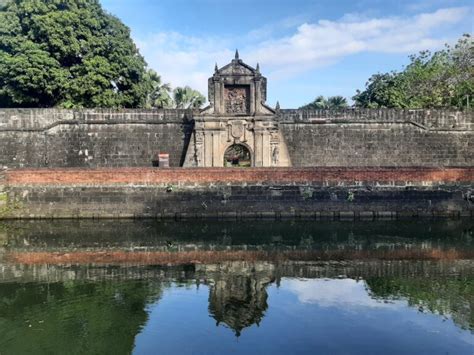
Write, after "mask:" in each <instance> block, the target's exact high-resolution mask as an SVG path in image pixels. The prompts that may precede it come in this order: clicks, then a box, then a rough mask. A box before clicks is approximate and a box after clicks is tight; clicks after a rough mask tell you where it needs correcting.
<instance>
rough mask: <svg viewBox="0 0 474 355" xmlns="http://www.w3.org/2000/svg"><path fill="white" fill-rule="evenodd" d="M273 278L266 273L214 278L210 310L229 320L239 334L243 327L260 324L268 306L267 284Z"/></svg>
mask: <svg viewBox="0 0 474 355" xmlns="http://www.w3.org/2000/svg"><path fill="white" fill-rule="evenodd" d="M272 281H273V278H271V277H269V276H265V275H257V274H255V273H253V272H252V273H250V274H248V273H247V274H245V275H243V274H231V273H229V274H223V275H221V277H219V279H217V280H215V284H214V285H213V286H212V288H211V291H210V295H209V312H210V314H211V315H212V316H213V317H214V319H215V320H216V321H217V324H218V325H219V324H220V323H224V324H226V325H227V326H228V327H229V328H231V329H232V330H233V331H234V332H235V335H236V336H240V333H241V331H242V329H244V328H246V327H250V326H252V325H253V324H257V325H259V324H260V322H261V320H262V319H263V317H264V315H265V311H266V310H267V307H268V305H267V297H268V295H267V292H266V290H265V288H266V286H267V285H268V284H269V283H270V282H272Z"/></svg>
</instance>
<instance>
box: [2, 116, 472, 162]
mask: <svg viewBox="0 0 474 355" xmlns="http://www.w3.org/2000/svg"><path fill="white" fill-rule="evenodd" d="M196 114H197V113H196V112H191V111H183V110H120V111H116V110H115V111H114V110H79V111H72V110H57V109H3V110H0V148H1V149H0V166H7V167H11V168H17V167H125V166H131V167H145V166H150V165H151V164H152V160H153V158H154V156H155V155H156V154H157V153H160V152H163V153H169V154H170V165H171V166H180V165H181V164H182V162H183V160H184V156H185V154H186V148H187V145H188V143H189V137H190V135H191V132H192V130H193V124H194V122H193V115H196ZM275 120H276V121H278V122H279V124H280V127H281V130H282V132H283V133H284V138H285V140H286V142H287V146H288V150H289V154H290V159H291V162H292V165H293V166H294V167H305V166H307V167H309V166H347V167H351V166H352V167H388V166H393V167H413V166H424V167H471V166H474V158H473V156H474V114H473V113H472V112H467V113H461V112H451V111H427V110H425V111H400V110H342V111H327V110H321V111H300V110H281V111H278V112H277V116H275Z"/></svg>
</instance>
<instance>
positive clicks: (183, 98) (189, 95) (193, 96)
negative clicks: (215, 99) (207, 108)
mask: <svg viewBox="0 0 474 355" xmlns="http://www.w3.org/2000/svg"><path fill="white" fill-rule="evenodd" d="M173 97H174V102H175V106H176V108H181V109H188V108H199V107H201V106H202V105H203V104H204V103H205V102H206V98H205V97H204V95H202V94H201V93H200V92H199V91H196V90H193V89H191V88H190V87H189V86H185V87H177V88H175V89H174V91H173Z"/></svg>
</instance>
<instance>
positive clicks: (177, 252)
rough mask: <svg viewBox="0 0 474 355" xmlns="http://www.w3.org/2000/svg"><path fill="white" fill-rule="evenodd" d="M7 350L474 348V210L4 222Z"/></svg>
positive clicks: (0, 240)
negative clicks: (440, 214) (389, 217)
mask: <svg viewBox="0 0 474 355" xmlns="http://www.w3.org/2000/svg"><path fill="white" fill-rule="evenodd" d="M0 269H1V272H0V353H1V354H2V355H3V354H24V353H35V354H65V353H71V354H72V353H73V354H129V353H133V354H151V353H164V354H171V353H180V354H188V353H215V354H223V353H238V354H248V353H257V352H260V353H271V354H278V353H282V354H283V353H285V354H286V353H298V354H309V353H312V354H313V353H331V354H344V353H360V354H368V353H373V354H375V353H377V354H380V353H384V354H399V353H403V354H420V353H429V354H447V353H449V354H472V350H473V348H474V312H473V310H474V221H473V220H472V219H456V220H428V219H410V220H399V221H382V220H378V221H377V220H376V221H245V222H244V221H233V222H232V221H209V222H202V221H181V222H160V221H155V220H96V221H94V220H50V221H46V220H42V221H11V222H2V223H1V224H0Z"/></svg>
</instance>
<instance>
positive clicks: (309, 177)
mask: <svg viewBox="0 0 474 355" xmlns="http://www.w3.org/2000/svg"><path fill="white" fill-rule="evenodd" d="M5 179H6V181H7V183H8V184H11V185H100V184H145V185H155V184H158V185H160V184H168V183H171V184H172V183H183V184H225V183H281V184H306V183H308V184H309V183H313V182H318V183H324V182H327V183H338V182H357V181H358V182H371V183H373V184H377V183H383V184H388V183H392V184H396V185H397V184H398V185H400V184H407V183H418V184H419V183H462V182H464V183H474V167H472V168H447V169H437V168H328V167H318V168H250V169H236V168H234V169H233V168H228V169H221V168H189V169H182V168H170V169H159V168H116V169H111V168H102V169H74V168H70V169H17V170H9V171H7V172H6V173H5Z"/></svg>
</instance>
